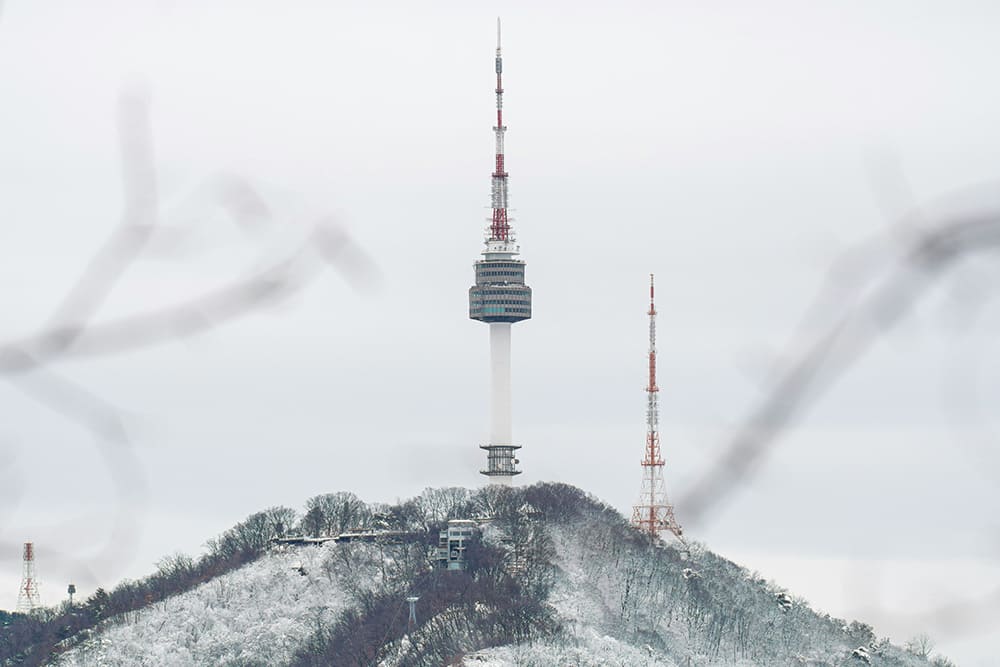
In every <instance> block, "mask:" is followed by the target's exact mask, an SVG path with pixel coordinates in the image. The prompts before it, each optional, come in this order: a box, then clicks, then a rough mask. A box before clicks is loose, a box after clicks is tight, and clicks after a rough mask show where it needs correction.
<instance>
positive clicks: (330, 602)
mask: <svg viewBox="0 0 1000 667" xmlns="http://www.w3.org/2000/svg"><path fill="white" fill-rule="evenodd" d="M334 548H336V545H333V544H329V545H325V546H322V547H307V548H298V549H289V550H286V551H275V552H271V553H268V554H266V555H264V556H263V557H261V558H260V559H259V560H258V561H256V562H254V563H251V564H250V565H246V566H244V567H242V568H240V569H238V570H234V571H233V572H230V573H228V574H225V575H223V576H221V577H217V578H215V579H213V580H212V581H209V582H206V583H204V584H202V585H201V586H198V587H197V588H195V589H193V590H191V591H188V592H187V593H183V594H181V595H177V596H174V597H171V598H168V599H166V600H164V601H162V602H159V603H156V604H154V605H152V606H150V607H147V608H145V609H143V610H141V611H140V612H137V613H136V614H135V615H134V616H133V615H129V618H128V619H127V620H126V621H125V622H124V623H122V624H121V625H115V626H112V627H109V628H108V629H107V630H106V631H104V632H102V633H99V634H98V635H96V636H95V637H93V638H91V639H89V640H87V641H85V642H84V643H82V644H81V645H79V646H77V647H75V648H74V649H72V650H70V651H68V652H67V653H66V654H64V655H63V656H62V657H61V659H60V660H59V661H58V662H57V663H55V664H57V665H59V666H60V667H71V666H79V667H91V666H98V665H99V666H100V667H116V666H119V665H121V666H123V667H124V666H126V665H128V666H129V667H133V666H138V665H150V666H152V665H157V666H160V665H163V666H173V665H178V666H180V665H226V664H261V665H264V664H268V665H270V664H281V663H283V662H286V661H287V660H288V658H289V657H290V654H291V652H292V651H294V650H295V649H296V648H297V647H298V646H299V644H300V643H301V642H302V641H303V640H305V639H306V638H307V637H308V636H309V634H310V633H311V632H312V631H313V630H315V629H316V627H317V624H318V623H319V622H320V621H322V622H324V623H330V622H332V621H333V620H334V618H335V617H336V615H337V614H338V613H339V612H340V611H341V610H342V609H343V608H344V607H345V606H346V604H347V595H346V593H345V592H344V591H343V590H342V589H341V587H340V586H339V585H338V583H337V580H336V577H335V576H333V573H332V572H331V571H330V569H329V568H324V567H323V563H324V562H325V561H326V559H327V557H328V556H329V555H330V554H331V550H332V549H334ZM299 567H302V568H303V569H304V571H305V574H304V575H303V574H300V572H299V569H298V568H299Z"/></svg>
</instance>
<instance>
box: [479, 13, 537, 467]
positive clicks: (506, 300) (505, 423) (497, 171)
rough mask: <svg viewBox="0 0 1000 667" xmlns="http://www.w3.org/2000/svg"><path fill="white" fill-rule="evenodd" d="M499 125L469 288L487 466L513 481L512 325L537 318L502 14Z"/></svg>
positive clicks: (514, 460)
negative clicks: (483, 360) (524, 239)
mask: <svg viewBox="0 0 1000 667" xmlns="http://www.w3.org/2000/svg"><path fill="white" fill-rule="evenodd" d="M496 75H497V87H496V96H497V124H496V126H495V127H494V128H493V132H494V134H495V136H496V155H495V162H494V167H493V176H492V188H491V191H492V197H491V199H492V207H493V217H492V221H491V222H490V224H489V226H488V227H487V228H486V234H485V241H484V248H483V250H482V259H480V260H478V261H477V262H475V264H474V265H473V266H474V269H475V275H476V284H475V285H473V286H472V287H471V288H469V317H470V318H471V319H474V320H478V321H480V322H486V323H487V324H489V325H490V374H491V385H490V439H489V443H488V444H485V445H481V446H480V447H481V448H482V449H485V450H486V452H487V453H486V468H484V469H483V470H482V471H481V472H482V474H484V475H486V476H487V477H488V478H489V483H492V484H504V485H509V484H511V482H512V481H513V477H514V475H519V474H521V471H520V470H518V469H517V464H518V460H517V459H516V458H515V456H514V454H515V452H516V451H517V450H518V449H520V445H515V444H514V442H513V436H512V434H511V418H510V403H511V402H510V325H511V324H513V323H514V322H520V321H521V320H527V319H529V318H530V317H531V288H530V287H528V286H527V285H525V284H524V261H523V260H520V259H517V256H518V254H520V247H519V246H518V245H517V243H516V238H515V236H514V231H513V229H511V226H510V221H511V219H510V218H509V217H508V215H507V169H506V165H505V164H504V148H503V140H504V133H505V132H506V131H507V127H506V126H505V125H504V124H503V78H502V75H503V58H502V56H501V51H500V19H499V18H498V19H497V55H496Z"/></svg>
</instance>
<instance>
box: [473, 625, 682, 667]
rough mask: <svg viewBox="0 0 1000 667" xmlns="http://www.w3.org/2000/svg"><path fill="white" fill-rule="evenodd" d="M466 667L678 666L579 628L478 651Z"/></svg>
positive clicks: (590, 629)
mask: <svg viewBox="0 0 1000 667" xmlns="http://www.w3.org/2000/svg"><path fill="white" fill-rule="evenodd" d="M463 664H464V665H465V667H562V666H564V665H565V666H567V667H569V666H572V667H619V666H620V667H677V665H676V663H673V662H670V661H668V660H666V659H665V658H664V657H663V656H662V655H655V654H653V653H652V652H650V651H646V650H643V649H640V648H637V647H635V646H631V645H629V644H626V643H624V642H620V641H618V640H617V639H614V638H612V637H608V636H607V635H601V634H600V633H599V632H597V631H596V630H595V629H594V628H592V627H585V628H582V629H581V630H580V631H579V632H577V633H574V635H573V637H572V639H570V640H568V641H567V640H546V641H540V642H532V643H531V644H514V645H508V646H499V647H497V648H491V649H486V650H484V651H477V652H476V653H472V654H470V655H468V656H466V657H465V659H464V663H463Z"/></svg>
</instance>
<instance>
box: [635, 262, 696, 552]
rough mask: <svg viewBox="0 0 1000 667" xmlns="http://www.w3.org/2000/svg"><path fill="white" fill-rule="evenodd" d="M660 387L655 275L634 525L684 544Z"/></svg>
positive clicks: (650, 287)
mask: <svg viewBox="0 0 1000 667" xmlns="http://www.w3.org/2000/svg"><path fill="white" fill-rule="evenodd" d="M659 391H660V388H659V387H657V386H656V306H654V305H653V274H652V273H651V274H649V385H648V386H647V387H646V396H647V400H646V455H645V456H644V457H643V459H642V490H641V491H640V492H639V502H638V503H636V505H635V506H634V507H633V508H632V525H633V526H635V527H636V528H638V529H639V530H641V531H642V532H644V533H647V534H648V535H650V536H651V537H656V536H657V535H659V534H660V533H662V532H664V531H669V532H671V533H673V534H674V535H675V536H676V537H677V538H678V539H680V540H681V541H683V539H684V538H683V531H682V530H681V527H680V524H678V523H677V519H676V518H675V517H674V506H673V505H671V504H670V501H669V500H667V486H666V483H665V482H664V481H663V454H662V453H661V451H660V407H659V403H658V402H657V394H658V393H659Z"/></svg>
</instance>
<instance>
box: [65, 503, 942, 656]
mask: <svg viewBox="0 0 1000 667" xmlns="http://www.w3.org/2000/svg"><path fill="white" fill-rule="evenodd" d="M465 498H466V501H465V502H464V503H457V504H456V503H453V506H452V507H451V509H450V510H449V511H448V512H447V514H449V515H451V514H461V515H463V516H465V517H469V516H476V515H478V516H480V517H486V516H488V517H490V519H489V520H484V521H482V522H481V527H482V529H481V539H480V540H478V541H477V542H475V543H474V545H473V547H471V548H470V553H469V558H470V569H469V571H468V572H467V573H466V572H448V571H443V570H432V569H431V568H430V566H429V565H428V561H427V559H426V554H427V546H428V544H429V543H431V542H433V541H434V539H435V538H436V526H432V527H431V528H432V529H431V530H430V531H425V533H426V534H428V535H429V537H428V539H427V540H426V541H420V540H416V541H412V540H411V541H409V542H406V541H399V540H394V541H384V542H374V543H359V542H351V543H335V542H326V543H324V544H322V545H310V546H298V547H290V546H283V547H275V548H273V549H271V550H270V551H268V552H267V553H266V554H265V555H263V556H262V557H260V558H259V559H257V560H256V561H254V562H252V563H250V564H248V565H245V566H243V567H241V568H240V569H238V570H235V571H232V572H229V573H227V574H224V575H222V576H218V577H215V578H214V579H212V580H210V581H207V582H205V583H203V584H201V585H200V586H198V587H196V588H194V589H193V590H190V591H188V592H186V593H183V594H180V595H176V596H173V597H169V598H167V599H165V600H163V601H160V602H157V603H154V604H152V605H149V606H147V607H145V608H143V609H141V610H139V611H136V612H132V613H129V614H124V615H121V616H118V617H115V618H111V619H107V620H105V621H103V623H102V625H100V626H99V627H98V628H95V629H94V630H93V631H91V632H90V634H89V635H87V636H86V637H83V636H80V637H77V638H76V639H71V641H70V642H69V643H71V644H74V643H75V645H74V646H73V647H72V648H70V649H69V650H68V651H66V652H65V653H64V654H62V655H61V656H60V657H59V659H58V662H56V663H55V664H58V665H60V666H63V667H70V666H74V665H80V666H89V665H94V666H97V665H100V666H107V667H112V666H119V665H121V666H125V665H130V666H131V665H232V666H235V665H242V666H249V665H320V664H324V665H325V664H331V663H332V664H338V665H340V664H344V665H360V664H366V665H370V664H379V665H383V666H384V667H410V666H412V665H440V664H465V665H469V666H470V667H500V666H501V665H504V666H506V665H518V666H531V665H538V666H542V665H545V666H546V667H547V666H550V665H576V666H588V665H593V666H594V667H596V666H598V665H600V666H604V665H628V666H633V665H635V666H642V665H664V666H669V667H681V666H683V667H688V666H692V665H738V666H747V665H817V666H819V665H830V666H834V665H837V666H839V665H855V666H857V667H861V666H862V665H865V664H869V665H876V666H878V665H885V666H890V665H891V666H901V667H906V666H911V665H913V666H916V665H927V664H929V663H928V662H927V661H926V660H924V659H923V658H918V657H916V656H913V655H911V654H908V653H906V652H904V651H902V650H900V649H899V648H897V647H894V646H892V645H890V644H889V643H888V642H885V641H877V640H876V638H875V635H874V634H873V632H872V631H871V629H870V628H869V627H868V626H866V625H864V624H862V623H858V622H853V623H848V622H845V621H842V620H838V619H832V618H829V617H828V616H825V615H822V614H818V613H816V612H814V611H812V610H811V609H809V608H808V607H807V606H806V605H805V604H804V603H803V602H802V601H797V600H795V599H794V598H793V597H791V596H790V595H788V594H787V593H785V592H784V591H782V590H780V589H779V588H777V587H776V586H774V585H773V584H769V583H767V582H764V581H762V580H760V579H758V578H755V577H754V576H753V575H752V574H751V573H749V572H747V571H746V570H745V569H743V568H740V567H739V566H737V565H735V564H733V563H731V562H729V561H726V560H725V559H722V558H720V557H718V556H716V555H715V554H712V553H711V552H709V551H707V550H705V549H703V548H701V547H698V546H697V545H696V546H694V547H692V548H690V549H685V548H681V547H680V546H679V545H675V546H670V545H663V544H656V545H651V544H649V543H648V542H647V541H646V540H644V539H643V538H642V536H640V535H638V534H636V533H635V532H634V531H632V529H631V528H629V527H628V526H627V525H626V523H625V521H624V519H623V518H622V517H621V516H620V515H619V514H617V513H616V512H614V511H613V510H611V509H610V508H608V507H606V506H604V505H602V504H601V503H599V502H598V501H596V500H594V499H592V498H589V497H587V496H585V495H584V494H583V493H582V492H580V491H578V490H576V489H573V488H572V487H566V486H563V485H537V486H535V487H528V488H526V489H517V490H514V491H511V492H509V493H505V492H503V491H497V490H483V491H479V492H477V493H475V494H473V493H471V492H465ZM420 505H421V503H420V499H417V500H416V501H411V505H410V510H411V511H410V513H409V514H407V512H404V511H402V510H400V511H397V512H396V513H395V514H393V513H392V512H384V510H385V509H386V508H382V509H383V514H384V515H386V516H394V517H395V519H394V520H395V521H402V522H404V523H405V522H410V525H408V526H406V527H407V528H408V529H410V530H413V529H415V528H416V527H417V524H420V523H421V522H423V523H424V524H425V526H424V527H425V528H427V527H429V526H427V525H426V523H427V521H428V519H429V518H430V519H431V521H430V523H431V524H434V523H435V521H434V520H433V519H435V518H436V519H441V518H443V517H441V516H438V517H433V516H430V515H433V514H434V513H433V512H424V513H423V514H421V512H420V511H412V510H413V507H414V506H416V507H417V509H418V510H419V509H420ZM401 507H404V508H405V507H406V504H404V505H402V506H401ZM390 509H391V508H390ZM424 509H426V502H425V507H424ZM405 516H409V518H403V517H405ZM414 517H415V518H414ZM397 527H398V526H397ZM417 534H418V535H419V531H417ZM410 594H417V595H420V597H421V599H420V601H419V602H418V607H417V610H418V623H417V626H416V627H414V628H412V629H411V630H410V632H409V633H408V634H407V633H406V630H407V612H406V603H405V597H406V596H407V595H410Z"/></svg>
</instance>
